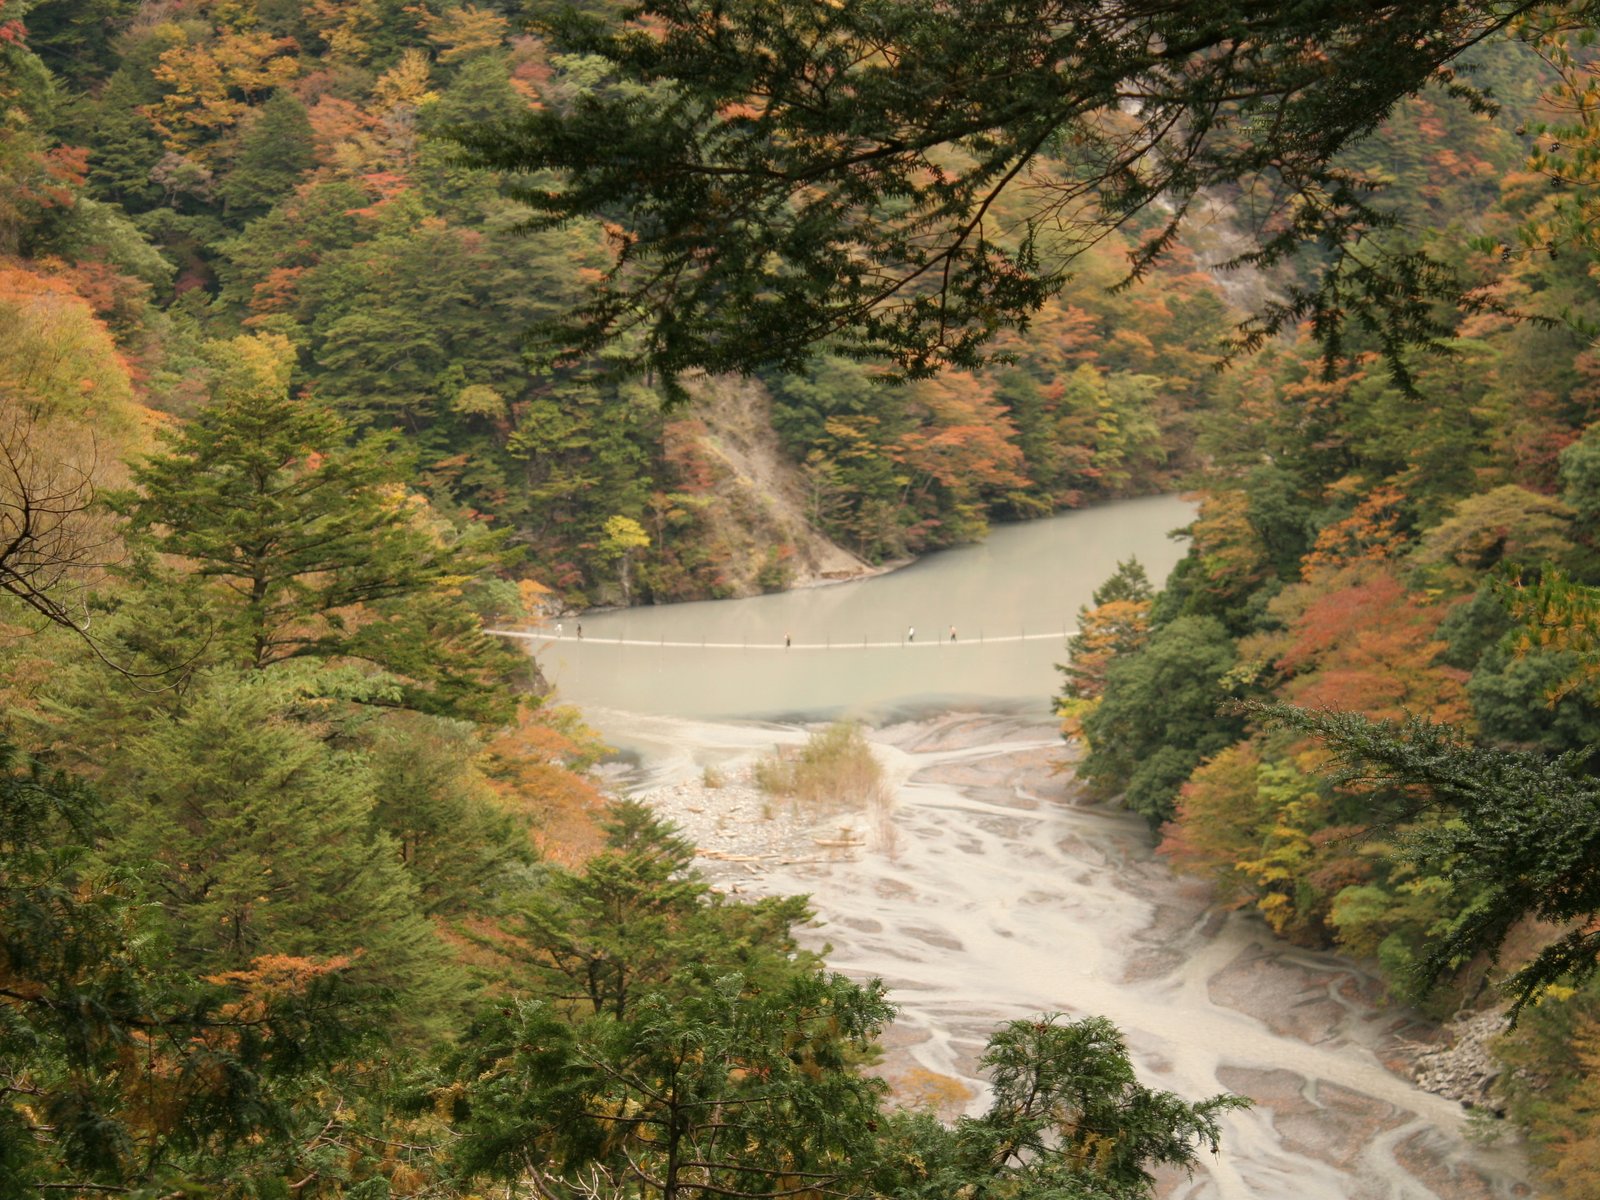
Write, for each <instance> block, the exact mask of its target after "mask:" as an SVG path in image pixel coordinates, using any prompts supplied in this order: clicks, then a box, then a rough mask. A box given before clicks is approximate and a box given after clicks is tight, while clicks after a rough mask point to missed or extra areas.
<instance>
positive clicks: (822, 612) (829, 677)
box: [529, 497, 1534, 1200]
mask: <svg viewBox="0 0 1600 1200" xmlns="http://www.w3.org/2000/svg"><path fill="white" fill-rule="evenodd" d="M1190 517H1191V510H1190V508H1189V506H1188V505H1186V504H1185V503H1184V502H1183V501H1181V500H1178V499H1176V498H1172V497H1160V498H1153V499H1146V500H1135V501H1126V502H1119V503H1115V504H1108V505H1104V506H1102V507H1099V508H1095V509H1090V510H1082V511H1077V512H1073V513H1069V514H1066V515H1063V516H1060V517H1056V518H1053V519H1051V520H1045V521H1038V522H1032V523H1029V524H1025V525H1018V526H1008V527H1004V528H1000V529H997V530H995V531H994V532H993V533H992V534H991V536H990V538H989V539H988V541H987V542H985V543H984V544H983V545H980V546H970V547H963V548H960V549H957V550H951V551H946V552H944V553H941V554H937V555H933V556H931V557H929V558H926V559H923V560H922V561H919V562H917V563H915V564H914V565H912V566H909V567H906V568H904V569H902V570H899V571H895V572H892V573H889V574H886V575H880V576H876V577H873V578H870V579H865V580H859V581H855V582H849V583H840V584H834V585H830V586H826V587H821V588H814V589H806V590H800V591H794V592H788V593H783V594H779V595H772V596H763V597H758V598H755V599H749V600H733V601H715V602H709V603H702V604H683V605H672V606H663V607H659V608H649V609H632V610H628V611H626V612H614V613H605V614H591V615H589V616H586V617H585V618H584V619H583V624H582V638H581V640H580V638H579V636H578V629H577V625H576V622H575V621H574V620H572V619H571V618H569V619H568V620H567V621H565V622H564V623H563V628H562V630H561V634H560V636H559V637H558V636H556V635H555V630H554V627H553V626H552V628H551V629H549V630H547V631H544V632H542V633H540V634H536V635H534V636H532V637H530V638H529V644H530V648H531V650H532V652H533V653H534V654H535V655H536V656H537V657H538V659H539V661H540V664H541V667H542V669H543V670H544V671H545V673H546V674H547V676H549V677H550V678H551V679H552V681H553V682H554V683H555V684H556V687H557V690H558V698H559V699H561V700H563V701H566V702H570V703H574V704H577V705H578V706H579V707H580V708H581V709H582V710H583V712H584V715H585V716H586V718H587V719H588V720H589V722H590V723H591V724H592V725H594V726H595V727H596V728H598V729H599V730H600V732H601V733H602V734H603V735H604V736H605V737H606V739H607V740H608V741H609V742H610V743H611V744H612V745H614V746H616V747H617V748H618V749H619V751H620V752H621V753H622V755H623V756H624V759H625V760H626V763H627V764H628V765H627V766H626V767H625V768H619V771H618V774H617V778H616V783H617V786H618V787H619V788H620V789H622V790H625V791H628V792H630V793H633V794H638V795H640V796H642V797H643V798H645V799H647V800H648V799H650V798H651V797H652V796H660V795H665V794H669V793H670V794H674V795H676V796H678V797H679V803H680V804H681V803H682V797H683V796H684V795H685V794H688V795H689V796H690V802H691V803H692V804H693V809H692V811H693V812H695V813H701V812H705V811H707V810H709V811H710V812H711V813H714V812H715V809H716V806H717V805H718V804H719V802H720V803H728V802H729V801H727V800H725V799H721V797H722V795H723V793H722V791H721V790H720V789H709V788H703V787H701V786H700V781H701V779H702V777H703V774H704V772H705V769H706V768H707V767H708V766H709V767H712V768H715V770H716V771H717V772H724V773H727V774H728V775H730V776H732V775H735V774H737V772H738V771H739V770H740V769H741V768H742V767H745V766H747V765H748V763H749V762H750V761H752V760H753V759H754V758H756V757H757V756H759V755H761V754H763V753H766V752H769V751H770V750H771V749H772V747H773V746H774V745H775V744H778V743H798V742H800V741H803V740H804V737H805V734H806V727H807V726H808V725H814V724H815V723H817V722H821V721H826V720H830V719H833V718H836V717H839V716H846V717H852V718H855V719H858V720H861V721H863V722H864V723H865V724H866V725H867V727H868V736H869V739H870V741H871V742H872V744H873V747H874V750H875V751H876V753H877V755H878V757H879V759H880V761H881V762H882V763H883V765H884V767H885V769H886V772H887V774H888V777H889V780H890V783H891V785H892V799H891V800H890V801H889V803H888V804H887V805H886V806H884V809H883V811H881V812H879V813H877V814H876V815H874V816H873V817H871V818H870V819H868V820H866V821H865V823H864V824H865V827H864V828H863V829H862V831H861V832H860V834H859V835H851V836H845V837H829V836H827V833H826V831H825V830H821V829H819V830H814V831H808V836H807V838H806V839H805V844H806V846H807V847H808V850H807V851H806V852H796V851H795V850H794V849H793V847H792V846H791V847H790V848H789V849H788V850H787V851H786V852H784V853H777V852H767V853H745V854H740V853H729V852H720V853H719V852H715V851H713V852H712V853H710V854H708V855H707V857H706V858H705V859H704V860H703V863H702V865H703V866H704V868H705V869H706V871H707V873H708V875H710V876H711V877H712V878H713V879H714V880H715V881H716V882H717V883H718V884H719V885H720V886H723V887H727V888H730V889H733V890H737V891H741V892H744V893H746V894H771V893H794V892H805V893H809V894H810V896H811V897H812V903H813V906H814V908H815V909H816V911H817V914H818V927H817V928H816V929H815V930H814V931H813V933H812V935H811V936H812V937H813V938H814V940H815V942H816V943H817V944H818V945H821V944H824V943H825V944H827V945H829V946H831V947H832V950H831V953H830V954H829V962H830V963H831V965H832V966H833V967H834V968H835V969H838V970H841V971H844V972H846V973H847V974H850V975H852V976H855V977H858V978H870V977H880V978H882V979H883V980H884V981H885V982H886V983H887V984H888V986H889V989H890V997H891V999H893V1000H894V1001H895V1002H896V1003H897V1004H898V1005H899V1017H898V1018H897V1020H896V1022H895V1025H894V1027H893V1028H892V1029H891V1030H890V1031H889V1034H888V1036H887V1037H886V1039H885V1046H886V1051H887V1053H886V1055H885V1059H884V1062H883V1064H882V1065H881V1067H880V1068H879V1069H880V1070H881V1071H882V1073H883V1074H884V1075H885V1077H886V1078H888V1079H889V1080H890V1082H891V1083H892V1084H893V1085H895V1087H896V1089H897V1091H898V1092H899V1093H900V1094H901V1095H904V1096H907V1097H911V1098H914V1099H918V1100H921V1101H923V1102H928V1103H933V1104H935V1105H936V1106H938V1107H939V1108H940V1109H941V1111H943V1112H944V1113H945V1114H946V1115H947V1116H953V1115H955V1114H957V1113H960V1112H962V1111H971V1112H976V1111H980V1110H981V1109H982V1107H983V1104H984V1092H983V1087H984V1085H983V1082H982V1079H981V1074H980V1072H979V1071H978V1069H977V1059H978V1056H979V1055H980V1054H981V1052H982V1048H983V1043H984V1039H985V1037H986V1036H987V1034H988V1032H989V1031H990V1030H991V1029H993V1028H994V1026H995V1025H997V1024H998V1023H1000V1022H1002V1021H1005V1020H1009V1019H1012V1018H1016V1017H1024V1016H1030V1015H1033V1014H1035V1013H1041V1012H1060V1013H1065V1014H1068V1015H1071V1016H1083V1015H1089V1014H1102V1015H1104V1016H1107V1017H1109V1018H1111V1019H1112V1020H1113V1021H1115V1022H1116V1024H1117V1025H1118V1026H1119V1027H1120V1028H1121V1029H1122V1030H1123V1032H1124V1034H1125V1036H1126V1038H1127V1041H1128V1045H1129V1047H1130V1049H1131V1051H1132V1053H1133V1056H1134V1059H1135V1062H1136V1064H1137V1065H1138V1068H1139V1071H1140V1075H1141V1078H1142V1079H1143V1081H1144V1082H1145V1083H1147V1084H1150V1085H1152V1086H1157V1087H1163V1088H1167V1089H1169V1090H1171V1091H1174V1092H1177V1093H1178V1094H1179V1095H1181V1096H1183V1097H1185V1098H1187V1099H1191V1100H1194V1099H1199V1098H1201V1097H1203V1096H1208V1095H1211V1094H1213V1093H1216V1092H1219V1091H1232V1092H1236V1093H1239V1094H1241V1095H1245V1096H1248V1097H1250V1098H1251V1099H1252V1100H1253V1101H1254V1106H1253V1107H1252V1108H1251V1109H1249V1110H1248V1111H1243V1112H1238V1113H1233V1114H1229V1115H1227V1116H1226V1117H1225V1118H1224V1123H1223V1141H1222V1149H1221V1153H1220V1154H1218V1155H1216V1156H1212V1155H1210V1154H1203V1155H1202V1159H1203V1161H1202V1165H1201V1167H1200V1169H1199V1170H1197V1171H1196V1173H1195V1174H1194V1175H1193V1176H1192V1177H1185V1176H1184V1175H1182V1174H1181V1173H1178V1174H1174V1175H1172V1176H1170V1177H1167V1178H1164V1179H1163V1180H1162V1195H1163V1196H1165V1197H1168V1198H1170V1200H1280V1198H1283V1200H1289V1198H1295V1200H1502V1198H1508V1197H1528V1196H1532V1195H1534V1192H1533V1191H1532V1189H1531V1188H1530V1187H1529V1186H1528V1185H1527V1183H1526V1178H1527V1173H1526V1168H1525V1165H1524V1162H1523V1159H1522V1157H1521V1154H1520V1151H1519V1150H1518V1148H1517V1147H1516V1145H1515V1144H1514V1141H1513V1139H1512V1138H1511V1137H1510V1136H1509V1135H1506V1136H1504V1137H1502V1138H1500V1139H1498V1140H1493V1141H1489V1142H1487V1143H1485V1142H1483V1141H1482V1140H1481V1139H1476V1138H1474V1137H1472V1136H1470V1133H1469V1127H1468V1121H1467V1114H1466V1113H1465V1112H1464V1111H1463V1109H1462V1108H1461V1106H1460V1105H1459V1104H1457V1103H1455V1102H1454V1101H1450V1100H1446V1099H1444V1098H1442V1097H1439V1096H1435V1095H1431V1094H1429V1093H1427V1092H1424V1091H1421V1090H1420V1089H1418V1088H1417V1087H1416V1086H1414V1085H1413V1084H1412V1083H1411V1081H1410V1079H1409V1077H1408V1075H1407V1074H1406V1073H1405V1065H1406V1062H1407V1059H1408V1055H1410V1054H1411V1053H1413V1052H1414V1051H1415V1049H1416V1048H1417V1043H1419V1042H1422V1041H1425V1040H1427V1039H1428V1038H1430V1037H1431V1036H1432V1035H1433V1030H1432V1028H1431V1027H1430V1026H1429V1025H1427V1024H1426V1023H1425V1022H1423V1021H1422V1020H1421V1019H1420V1018H1418V1017H1417V1015H1416V1014H1415V1013H1413V1012H1411V1011H1409V1010H1407V1009H1405V1008H1403V1007H1399V1006H1395V1005H1388V1004H1385V1002H1384V1001H1383V998H1382V989H1381V987H1380V986H1379V985H1378V984H1377V982H1376V980H1375V979H1374V978H1373V977H1372V976H1371V975H1370V974H1368V973H1367V972H1366V971H1365V970H1364V969H1363V967H1362V965H1361V964H1359V963H1352V962H1349V961H1346V960H1344V959H1341V958H1338V957H1336V956H1334V955H1329V954H1320V953H1314V952H1309V951H1304V950H1299V949H1296V948H1294V947H1291V946H1289V945H1287V944H1286V943H1284V942H1281V941H1279V940H1277V939H1275V938H1274V937H1273V936H1272V935H1271V933H1270V932H1269V931H1268V930H1267V929H1266V927H1265V926H1264V925H1263V924H1262V923H1261V922H1260V921H1259V920H1258V919H1257V918H1255V917H1253V916H1252V915H1250V914H1247V913H1240V912H1219V911H1216V910H1215V909H1214V908H1213V907H1212V906H1211V905H1210V903H1209V901H1210V896H1209V893H1208V889H1207V887H1206V886H1205V885H1203V884H1201V883H1199V882H1197V881H1195V880H1192V879H1188V878H1185V877H1182V876H1178V875H1175V874H1174V873H1173V872H1172V871H1171V870H1170V869H1169V868H1168V867H1167V865H1166V864H1165V862H1164V861H1163V860H1162V859H1160V858H1158V857H1157V856H1156V855H1155V854H1154V853H1153V851H1152V849H1151V846H1152V837H1151V835H1150V833H1149V831H1148V830H1147V828H1146V827H1145V825H1144V822H1143V821H1142V820H1140V819H1139V818H1137V817H1134V816H1131V815H1130V814H1127V813H1125V812H1122V811H1121V810H1119V809H1116V808H1114V807H1106V806H1103V805H1096V804H1091V803H1089V802H1087V801H1086V800H1084V799H1083V797H1082V796H1081V795H1080V792H1079V788H1078V786H1077V785H1076V784H1075V782H1074V780H1073V777H1072V774H1071V770H1070V758H1071V750H1070V749H1069V747H1068V746H1067V745H1066V744H1065V743H1063V742H1062V741H1061V739H1060V737H1059V735H1058V733H1057V729H1056V724H1055V722H1054V721H1053V720H1052V719H1051V717H1050V697H1051V696H1052V695H1053V694H1054V693H1055V692H1056V691H1057V690H1058V687H1059V681H1060V677H1059V675H1058V673H1057V672H1056V670H1055V665H1054V664H1055V663H1057V662H1059V661H1061V660H1062V659H1063V658H1064V637H1065V634H1066V632H1068V631H1070V629H1071V626H1072V622H1073V619H1074V615H1075V614H1076V612H1077V609H1078V607H1079V606H1080V605H1082V604H1085V603H1087V602H1088V601H1089V599H1090V593H1091V592H1092V591H1093V589H1094V588H1095V587H1096V586H1097V585H1098V584H1099V583H1100V582H1102V581H1103V580H1104V579H1105V578H1106V577H1107V576H1108V575H1110V574H1111V572H1112V571H1113V570H1115V568H1116V564H1117V562H1118V560H1120V559H1125V558H1127V557H1129V556H1130V555H1135V556H1137V557H1138V558H1139V560H1140V562H1142V563H1143V564H1144V565H1145V567H1146V569H1147V570H1148V571H1149V574H1150V577H1151V579H1152V580H1153V581H1156V582H1159V581H1160V580H1161V579H1163V578H1164V577H1165V575H1166V574H1167V572H1168V571H1169V570H1170V569H1171V567H1172V566H1173V565H1174V563H1176V561H1177V560H1178V558H1179V557H1180V556H1181V554H1182V553H1183V544H1182V542H1181V541H1178V540H1174V539H1172V538H1170V537H1169V536H1168V533H1169V531H1170V530H1173V529H1175V528H1177V527H1180V526H1183V525H1185V524H1187V522H1188V521H1189V519H1190ZM952 629H953V630H954V633H955V638H954V640H952V638H951V632H952ZM913 633H914V636H908V635H910V634H913ZM786 643H787V644H786ZM1064 768H1065V769H1064ZM669 815H670V813H669ZM738 820H739V821H742V822H743V823H744V824H745V826H746V828H744V829H742V830H741V829H740V828H733V829H731V830H728V829H725V830H724V836H726V837H727V838H729V839H731V840H730V841H728V842H727V843H726V844H727V845H729V846H732V847H733V848H735V849H737V848H738V847H739V846H740V845H741V841H740V839H741V837H742V836H745V835H748V836H749V837H750V838H753V839H754V843H755V844H759V842H760V839H759V837H757V836H756V834H757V833H758V832H759V831H757V830H755V829H754V828H753V827H754V826H756V825H759V824H761V823H762V822H761V820H760V818H759V817H754V816H752V815H751V814H750V813H749V811H746V812H745V813H744V814H743V815H742V816H740V817H739V818H738ZM836 823H837V822H836ZM723 824H724V825H725V824H726V820H725V821H724V822H723ZM691 832H693V831H692V830H691ZM809 834H815V835H816V836H814V837H812V836H809ZM697 842H698V844H701V845H705V842H704V841H701V840H699V839H698V838H697ZM830 843H841V844H830ZM745 844H746V845H748V844H750V843H748V842H747V843H745Z"/></svg>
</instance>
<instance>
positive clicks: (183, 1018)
mask: <svg viewBox="0 0 1600 1200" xmlns="http://www.w3.org/2000/svg"><path fill="white" fill-rule="evenodd" d="M104 832H105V825H104V823H103V814H102V810H101V808H100V805H99V803H98V801H97V800H96V799H95V797H94V796H93V795H92V794H91V793H90V792H88V791H87V790H86V789H85V788H84V787H83V786H82V785H81V784H79V783H77V782H75V781H73V780H71V779H69V778H67V777H64V776H61V775H51V774H49V773H47V772H45V771H44V770H42V769H41V768H40V767H39V766H38V765H36V764H31V763H28V762H26V761H23V760H21V759H19V758H18V756H17V755H16V754H15V752H14V751H12V750H11V748H10V747H6V748H4V750H3V751H0V1063H3V1064H4V1066H3V1068H0V1195H5V1196H18V1197H21V1196H46V1195H69V1194H71V1195H100V1194H124V1193H127V1194H132V1195H150V1196H155V1195H170V1196H178V1195H181V1196H198V1195H201V1194H206V1195H220V1194H224V1191H223V1189H226V1188H238V1189H240V1190H239V1191H238V1192H234V1193H232V1194H251V1195H281V1194H285V1191H284V1189H285V1187H286V1185H287V1184H289V1183H290V1182H291V1181H293V1180H296V1179H302V1178H304V1177H305V1176H306V1172H307V1166H306V1162H305V1160H304V1158H302V1157H301V1155H302V1152H303V1146H304V1143H302V1142H300V1141H299V1140H297V1138H296V1137H295V1136H294V1135H290V1134H288V1133H287V1132H286V1131H288V1130H290V1129H296V1130H298V1129H299V1128H300V1126H301V1121H300V1120H297V1119H296V1115H295V1110H296V1109H297V1108H298V1109H302V1110H304V1109H319V1111H318V1112H317V1115H316V1118H315V1124H314V1126H313V1128H316V1127H323V1128H328V1127H331V1125H330V1114H329V1113H328V1111H327V1109H326V1108H321V1107H320V1104H319V1101H318V1100H317V1099H315V1096H316V1094H317V1091H318V1089H319V1088H322V1087H325V1086H326V1083H327V1080H328V1077H329V1076H328V1071H329V1069H330V1068H331V1067H332V1066H333V1064H334V1063H336V1062H346V1063H349V1062H350V1061H351V1060H352V1056H354V1055H356V1054H358V1053H359V1052H360V1050H361V1049H362V1048H363V1047H364V1046H366V1045H369V1044H371V1043H370V1039H371V1037H372V1035H373V1034H374V1033H375V1032H376V1031H377V1030H378V1028H379V1026H380V1025H381V1024H382V1022H383V1021H384V1018H385V1016H386V1015H387V1011H388V1010H387V1008H386V1006H384V1005H381V1004H374V1003H372V1001H373V999H374V997H373V996H372V995H371V993H370V990H368V991H367V992H366V994H365V996H364V997H363V996H362V993H361V992H359V991H356V990H353V989H352V987H351V982H350V979H349V964H348V963H347V962H340V961H338V960H330V961H323V962H317V961H314V960H308V959H301V960H280V961H278V962H276V963H274V964H266V963H253V964H247V969H246V970H244V971H241V972H236V973H232V974H226V973H224V974H217V973H215V972H213V971H209V970H208V971H207V974H208V976H209V977H208V978H200V977H199V974H198V972H196V971H195V970H194V969H193V964H189V963H183V964H180V963H177V962H175V961H174V960H173V959H172V958H171V957H170V956H169V955H168V954H167V953H166V952H165V950H164V945H163V942H162V940H161V938H160V936H159V931H158V930H156V929H154V928H152V922H151V919H150V910H149V907H148V906H147V905H145V904H142V903H140V902H139V901H138V899H137V888H136V881H137V879H138V875H137V873H134V874H122V873H117V872H108V871H106V870H104V869H103V868H96V867H95V866H94V865H93V863H94V859H95V855H94V853H93V846H94V844H95V843H96V841H97V840H99V839H100V838H101V837H102V836H103V835H104ZM219 965H220V964H219ZM358 998H360V1002H359V1003H358V1002H357V1001H358Z"/></svg>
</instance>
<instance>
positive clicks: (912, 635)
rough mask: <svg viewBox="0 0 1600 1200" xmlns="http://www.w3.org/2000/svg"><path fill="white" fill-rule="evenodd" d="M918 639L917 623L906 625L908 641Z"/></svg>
mask: <svg viewBox="0 0 1600 1200" xmlns="http://www.w3.org/2000/svg"><path fill="white" fill-rule="evenodd" d="M916 640H917V627H916V626H915V625H908V626H906V641H908V642H914V641H916Z"/></svg>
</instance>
